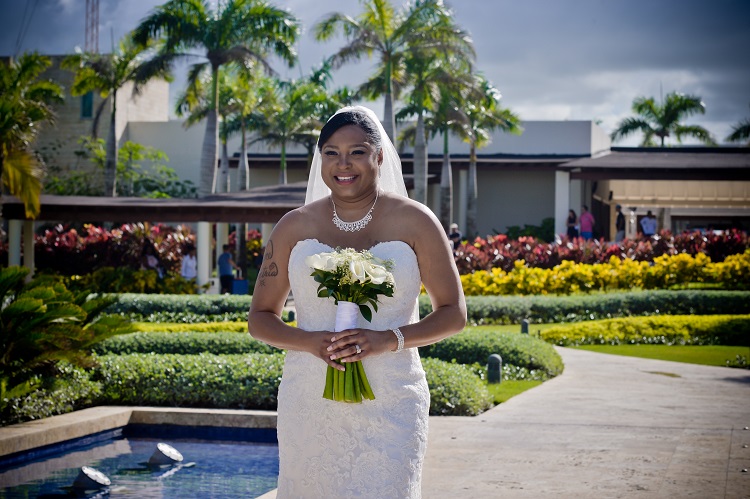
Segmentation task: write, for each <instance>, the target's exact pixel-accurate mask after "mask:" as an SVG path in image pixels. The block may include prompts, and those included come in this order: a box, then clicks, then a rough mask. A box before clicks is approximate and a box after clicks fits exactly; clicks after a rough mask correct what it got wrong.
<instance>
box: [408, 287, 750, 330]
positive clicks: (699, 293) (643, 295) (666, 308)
mask: <svg viewBox="0 0 750 499" xmlns="http://www.w3.org/2000/svg"><path fill="white" fill-rule="evenodd" d="M419 305H420V307H419V311H420V315H421V316H422V317H424V316H425V315H427V314H428V313H429V312H430V311H431V310H432V306H431V305H430V300H429V298H428V297H427V296H424V295H423V296H421V297H420V302H419ZM466 306H467V309H468V320H469V323H470V324H518V323H520V322H521V321H522V320H523V319H528V320H529V321H530V322H532V323H540V324H548V323H559V322H580V321H590V320H597V319H610V318H615V317H629V316H633V315H638V316H641V315H670V314H671V315H690V314H692V315H713V314H750V292H747V291H712V290H682V291H667V290H660V291H637V292H627V293H602V294H594V295H583V294H582V295H572V296H543V295H538V296H467V297H466Z"/></svg>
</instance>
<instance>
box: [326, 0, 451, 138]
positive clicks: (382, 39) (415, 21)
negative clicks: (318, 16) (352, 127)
mask: <svg viewBox="0 0 750 499" xmlns="http://www.w3.org/2000/svg"><path fill="white" fill-rule="evenodd" d="M362 3H363V7H364V12H362V14H360V15H359V16H358V17H357V18H353V17H351V16H347V15H345V14H342V13H333V14H330V15H329V16H327V17H326V18H324V19H323V20H322V21H321V22H319V23H318V24H317V25H316V26H315V28H314V29H315V37H316V38H317V39H318V40H329V39H331V38H332V37H333V36H335V35H336V34H337V33H338V32H339V31H340V32H342V33H343V34H344V36H345V37H346V39H347V40H348V44H347V45H346V46H344V47H343V48H341V49H340V50H339V51H338V52H337V53H336V54H335V55H334V56H333V62H334V66H336V67H340V66H342V65H343V64H346V63H347V62H351V61H357V60H360V59H362V57H364V56H367V57H371V56H372V54H373V53H376V54H378V55H379V56H380V66H379V68H378V69H377V72H376V73H375V74H374V75H373V76H372V77H371V78H370V80H369V81H368V82H366V83H365V84H363V85H362V86H361V87H360V89H359V93H360V94H362V95H363V96H365V97H367V98H369V99H375V98H377V97H379V96H381V95H382V96H384V97H385V104H384V113H383V114H384V123H383V127H384V128H385V131H386V133H387V134H388V136H389V137H390V138H391V140H393V141H394V142H395V136H394V132H395V129H396V124H395V117H394V113H393V100H394V99H397V98H398V96H399V90H400V89H401V88H402V86H403V85H404V84H405V83H406V73H405V72H404V59H405V57H406V56H407V55H408V54H409V53H410V52H411V51H414V50H425V49H427V48H431V49H434V50H436V51H442V52H444V53H448V52H451V51H452V50H453V48H454V45H455V44H456V39H457V37H464V36H465V34H464V33H462V32H460V31H456V30H455V26H454V24H453V23H452V22H448V21H450V18H451V13H450V11H449V10H448V9H447V8H446V7H445V5H444V4H443V2H442V0H417V1H416V2H414V3H413V4H409V5H408V6H407V7H404V9H402V10H401V11H398V12H396V10H395V9H394V8H393V5H391V3H390V2H389V1H388V0H363V2H362Z"/></svg>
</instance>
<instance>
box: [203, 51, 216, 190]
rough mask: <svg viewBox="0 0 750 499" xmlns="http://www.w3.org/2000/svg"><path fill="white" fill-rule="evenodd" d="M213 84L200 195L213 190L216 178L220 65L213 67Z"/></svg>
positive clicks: (204, 144) (204, 139) (207, 119)
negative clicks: (217, 105)
mask: <svg viewBox="0 0 750 499" xmlns="http://www.w3.org/2000/svg"><path fill="white" fill-rule="evenodd" d="M211 86H212V88H211V102H210V103H209V108H208V115H207V116H206V133H205V135H204V136H203V149H202V150H201V180H200V186H199V187H198V196H199V197H205V196H208V195H209V194H211V193H212V192H213V187H214V185H215V179H216V160H217V159H218V158H217V156H218V154H217V148H216V145H217V143H218V142H219V126H218V125H219V117H218V114H217V113H216V104H217V102H218V101H219V68H218V66H217V67H213V68H212V69H211Z"/></svg>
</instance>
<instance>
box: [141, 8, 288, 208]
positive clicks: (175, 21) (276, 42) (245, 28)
mask: <svg viewBox="0 0 750 499" xmlns="http://www.w3.org/2000/svg"><path fill="white" fill-rule="evenodd" d="M211 4H212V2H210V1H209V0H169V1H167V2H166V3H165V4H164V5H161V6H159V7H157V8H156V9H154V11H153V12H152V13H151V14H150V15H149V16H148V17H146V18H145V19H144V20H143V21H141V24H140V25H139V26H138V27H137V28H136V29H135V31H134V35H133V36H134V38H135V40H136V41H137V42H139V43H141V44H146V43H147V42H148V40H151V39H154V38H158V39H160V40H161V42H162V45H161V49H160V50H159V52H158V53H157V54H156V56H154V58H153V59H152V60H151V64H153V65H156V66H170V65H171V64H172V63H173V62H174V61H176V60H177V59H182V58H191V57H194V54H191V53H190V52H189V50H190V49H194V48H199V49H202V50H203V51H204V57H205V59H206V61H204V62H202V63H197V64H196V65H195V66H194V67H193V69H192V70H191V71H190V74H191V75H193V76H195V77H197V76H198V75H200V73H201V71H200V69H199V68H201V67H203V68H210V72H211V87H210V88H211V91H210V93H209V101H208V104H209V106H208V110H209V111H208V114H207V119H206V134H205V136H204V141H203V149H202V153H201V181H200V187H199V191H198V192H199V195H200V196H205V195H207V194H210V193H211V191H212V187H213V184H214V175H215V170H216V159H217V148H216V146H217V141H218V115H217V111H216V106H217V103H218V99H219V78H218V74H219V68H220V67H221V66H223V65H224V64H226V63H228V62H232V61H235V62H239V63H249V62H250V61H257V62H259V63H261V64H262V65H264V66H265V67H266V68H267V69H268V70H270V66H269V65H268V62H267V61H266V56H267V54H268V53H269V52H270V53H273V54H275V55H277V56H279V57H281V58H282V59H283V60H285V61H286V62H288V63H289V65H290V66H291V65H292V64H293V63H294V61H295V59H296V56H295V53H294V49H293V45H294V43H296V41H297V37H298V36H299V32H300V28H299V22H298V21H297V19H296V18H295V17H294V16H292V15H291V14H290V13H289V12H287V11H285V10H282V9H279V8H276V7H273V6H271V5H270V4H269V3H267V2H265V1H263V0H225V1H222V2H219V6H218V8H216V9H213V8H212V7H211Z"/></svg>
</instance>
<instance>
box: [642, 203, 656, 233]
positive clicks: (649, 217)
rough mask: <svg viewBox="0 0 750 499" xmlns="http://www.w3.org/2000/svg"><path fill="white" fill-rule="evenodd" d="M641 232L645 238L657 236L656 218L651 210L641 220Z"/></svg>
mask: <svg viewBox="0 0 750 499" xmlns="http://www.w3.org/2000/svg"><path fill="white" fill-rule="evenodd" d="M641 231H642V232H643V237H645V238H649V237H651V236H653V235H654V234H656V217H654V215H653V213H651V210H648V212H647V213H646V216H645V217H643V218H641Z"/></svg>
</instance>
